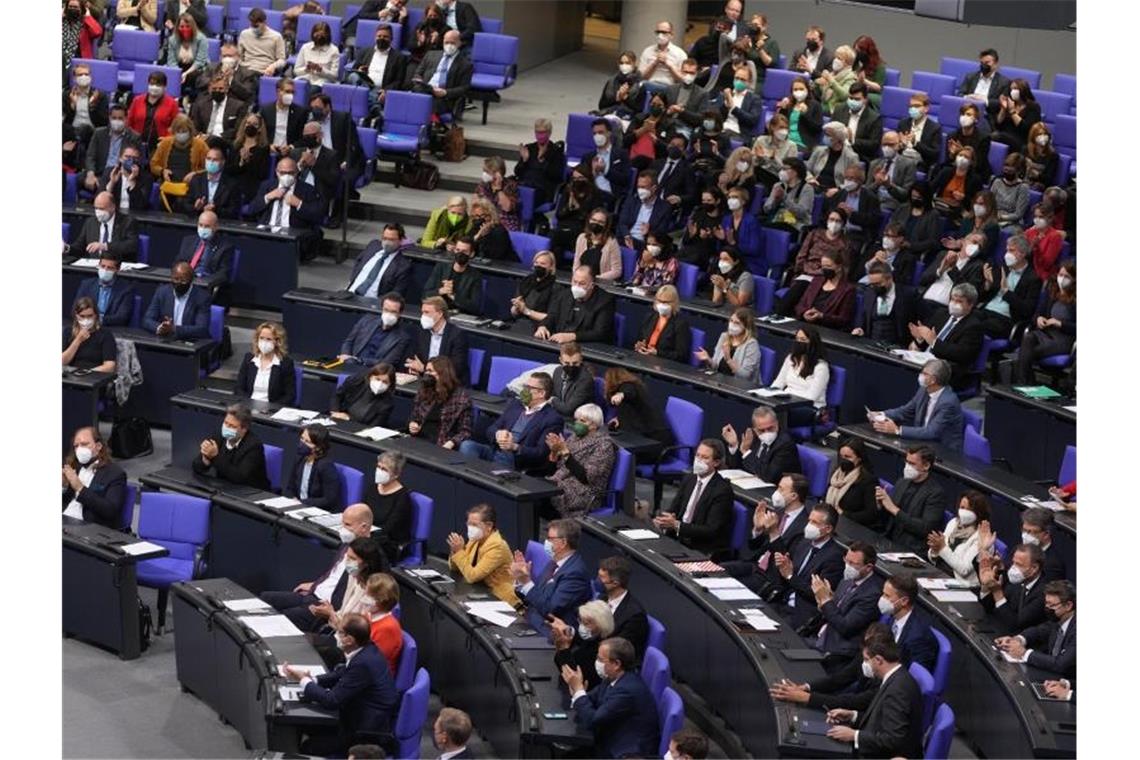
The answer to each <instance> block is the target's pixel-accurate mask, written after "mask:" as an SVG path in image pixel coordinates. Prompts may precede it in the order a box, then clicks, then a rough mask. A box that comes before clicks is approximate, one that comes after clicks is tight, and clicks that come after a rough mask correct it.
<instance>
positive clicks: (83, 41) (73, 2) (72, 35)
mask: <svg viewBox="0 0 1140 760" xmlns="http://www.w3.org/2000/svg"><path fill="white" fill-rule="evenodd" d="M102 36H103V27H102V26H101V25H100V24H99V21H98V20H97V19H96V18H95V17H94V16H92V15H91V13H90V12H89V11H88V10H87V0H64V3H63V83H64V86H67V70H68V69H69V68H71V59H72V58H94V57H95V40H97V39H99V38H100V37H102Z"/></svg>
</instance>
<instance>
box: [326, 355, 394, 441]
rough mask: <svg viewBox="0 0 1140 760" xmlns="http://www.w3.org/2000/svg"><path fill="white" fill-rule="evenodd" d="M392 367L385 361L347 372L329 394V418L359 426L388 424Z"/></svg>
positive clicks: (390, 405) (392, 399)
mask: <svg viewBox="0 0 1140 760" xmlns="http://www.w3.org/2000/svg"><path fill="white" fill-rule="evenodd" d="M395 387H396V370H395V368H393V367H392V365H391V364H388V363H387V362H379V363H377V364H374V365H372V367H371V368H370V369H369V370H368V371H367V372H358V373H356V374H355V375H349V376H348V377H347V378H346V379H345V381H344V382H343V383H341V385H340V387H339V388H337V389H336V395H335V396H334V397H333V403H332V411H331V413H330V414H329V416H330V417H332V418H333V419H337V420H352V421H353V422H359V423H360V424H361V425H367V426H369V427H374V426H377V425H379V426H380V427H388V423H389V420H391V418H392V407H393V405H394V398H395V390H394V389H395Z"/></svg>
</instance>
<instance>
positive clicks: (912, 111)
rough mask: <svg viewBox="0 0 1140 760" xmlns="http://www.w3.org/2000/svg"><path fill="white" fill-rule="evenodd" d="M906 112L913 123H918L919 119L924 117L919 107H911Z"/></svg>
mask: <svg viewBox="0 0 1140 760" xmlns="http://www.w3.org/2000/svg"><path fill="white" fill-rule="evenodd" d="M906 112H907V114H908V115H909V116H910V118H911V121H916V120H917V119H918V117H920V116H922V109H921V108H919V107H918V106H911V107H910V108H908V109H907V111H906Z"/></svg>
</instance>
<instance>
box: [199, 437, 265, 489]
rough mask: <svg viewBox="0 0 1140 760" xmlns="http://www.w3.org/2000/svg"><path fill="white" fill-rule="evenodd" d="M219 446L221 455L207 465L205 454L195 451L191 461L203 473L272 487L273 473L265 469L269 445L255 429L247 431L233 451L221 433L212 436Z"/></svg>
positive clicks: (233, 480)
mask: <svg viewBox="0 0 1140 760" xmlns="http://www.w3.org/2000/svg"><path fill="white" fill-rule="evenodd" d="M210 440H212V441H213V442H214V443H215V444H216V445H217V447H218V455H217V456H216V457H214V458H213V459H212V460H211V461H210V464H209V465H207V464H206V463H205V462H203V461H202V455H201V454H199V453H197V452H195V453H194V460H193V461H192V462H191V463H190V466H191V467H192V468H193V470H194V472H196V473H198V474H199V475H209V476H210V477H215V478H221V479H222V480H226V481H229V482H230V483H235V484H237V485H239V486H250V487H252V488H260V489H261V490H262V491H268V490H269V477H268V475H266V471H265V447H264V446H263V445H262V443H261V439H260V438H258V437H257V436H256V435H255V434H254V432H253V431H252V430H249V431H246V434H245V435H244V436H243V437H242V439H241V442H240V443H239V444H238V445H237V446H236V447H235V448H234V449H233V450H232V451H231V450H230V449H227V448H226V441H225V439H224V438H222V437H221V436H220V435H214V436H210Z"/></svg>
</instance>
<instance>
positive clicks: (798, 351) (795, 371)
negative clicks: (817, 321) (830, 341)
mask: <svg viewBox="0 0 1140 760" xmlns="http://www.w3.org/2000/svg"><path fill="white" fill-rule="evenodd" d="M830 379H831V369H830V368H829V367H828V365H827V361H826V360H825V359H824V358H823V340H822V339H821V338H820V337H819V330H817V329H815V328H814V327H812V326H811V325H805V326H803V327H801V328H800V329H799V330H797V331H796V337H795V340H794V341H793V342H792V350H791V351H790V352H789V353H788V355H787V356H786V357H784V363H783V365H782V366H781V367H780V373H779V374H778V375H776V379H775V380H773V381H772V387H773V388H775V389H776V390H782V391H787V392H788V393H790V394H792V395H793V396H799V397H800V398H806V399H809V400H810V401H811V402H812V408H811V409H805V408H799V409H792V410H790V411H789V413H788V425H790V426H791V427H801V426H803V425H813V424H815V423H816V422H817V421H822V420H819V414H820V410H821V409H826V408H827V383H828V381H829V380H830Z"/></svg>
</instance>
